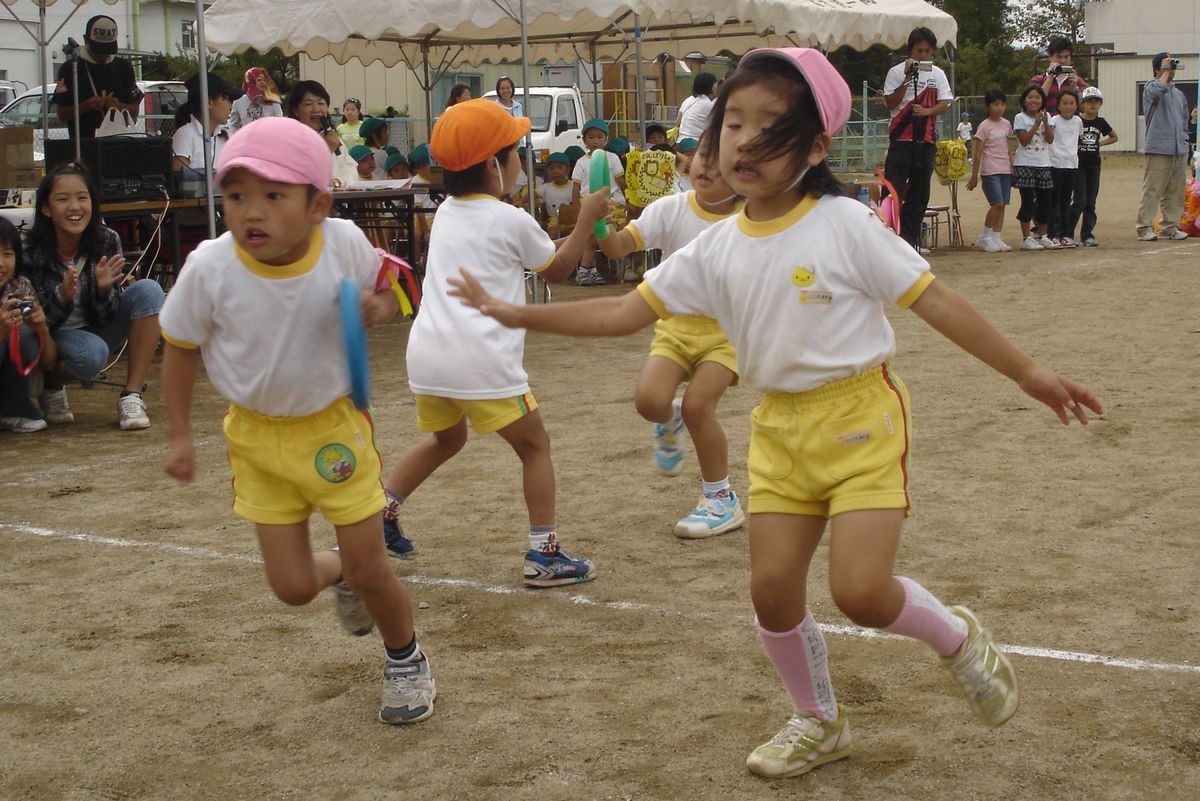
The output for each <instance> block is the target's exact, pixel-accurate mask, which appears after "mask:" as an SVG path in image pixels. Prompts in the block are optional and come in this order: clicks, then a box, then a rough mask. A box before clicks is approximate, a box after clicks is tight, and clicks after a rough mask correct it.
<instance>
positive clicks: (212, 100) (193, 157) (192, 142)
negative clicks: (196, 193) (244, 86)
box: [171, 72, 242, 181]
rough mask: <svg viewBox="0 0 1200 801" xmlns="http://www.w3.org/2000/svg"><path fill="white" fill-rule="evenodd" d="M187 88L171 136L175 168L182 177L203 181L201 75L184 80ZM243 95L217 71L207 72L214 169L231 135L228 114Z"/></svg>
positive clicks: (209, 130) (209, 133) (209, 132)
mask: <svg viewBox="0 0 1200 801" xmlns="http://www.w3.org/2000/svg"><path fill="white" fill-rule="evenodd" d="M184 85H185V86H186V87H187V93H188V99H187V102H186V103H184V104H183V105H182V106H180V107H179V111H177V112H176V113H175V125H176V127H175V135H174V137H173V138H172V139H171V152H172V153H173V154H174V159H173V160H172V167H173V168H174V170H175V172H177V173H182V175H181V176H180V177H181V179H183V180H185V181H186V180H187V178H192V179H193V180H197V179H198V180H199V181H203V180H204V136H205V131H204V126H203V124H202V123H201V122H200V119H201V116H202V112H201V110H200V109H201V107H200V103H201V102H203V101H202V100H201V95H200V76H199V75H198V74H197V75H193V76H192V77H191V78H188V79H187V81H185V82H184ZM241 96H242V91H241V90H240V89H238V88H237V87H235V86H233V85H232V84H231V83H229V82H228V81H226V80H225V79H224V78H222V77H221V76H220V75H217V74H216V73H214V72H210V73H208V126H209V129H208V135H209V137H210V138H211V139H212V164H213V166H214V168H215V166H216V163H217V155H218V154H219V153H220V152H221V147H222V145H224V144H225V141H226V140H227V139H228V138H229V129H228V128H227V127H226V123H227V122H229V113H230V111H231V109H232V108H233V102H234V101H235V100H237V99H238V98H240V97H241Z"/></svg>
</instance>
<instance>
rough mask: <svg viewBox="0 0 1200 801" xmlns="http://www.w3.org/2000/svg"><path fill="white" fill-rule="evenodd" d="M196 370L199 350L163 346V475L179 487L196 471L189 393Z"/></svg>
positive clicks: (189, 480) (198, 366) (194, 384)
mask: <svg viewBox="0 0 1200 801" xmlns="http://www.w3.org/2000/svg"><path fill="white" fill-rule="evenodd" d="M199 369H200V349H199V348H181V347H179V346H178V345H172V344H171V343H170V342H167V343H165V345H164V346H163V367H162V384H163V400H164V401H166V406H167V438H168V440H169V442H168V446H167V460H166V463H165V464H164V467H166V470H167V474H168V475H169V476H171V477H172V478H174V479H175V480H176V481H178V482H179V483H180V484H188V483H190V482H191V480H192V476H193V475H194V474H195V469H196V449H195V446H194V445H193V444H192V430H191V420H190V418H191V413H192V392H193V391H194V390H195V388H196V374H197V372H198V371H199Z"/></svg>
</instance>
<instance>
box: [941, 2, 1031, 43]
mask: <svg viewBox="0 0 1200 801" xmlns="http://www.w3.org/2000/svg"><path fill="white" fill-rule="evenodd" d="M940 6H941V8H942V10H943V11H945V12H946V13H947V14H949V15H950V16H952V17H954V19H955V21H956V22H958V46H959V47H964V46H966V45H967V44H971V43H973V44H978V45H984V44H987V43H988V42H991V41H997V42H1003V43H1006V44H1007V43H1009V42H1012V40H1013V36H1012V31H1011V30H1010V29H1009V28H1008V26H1007V25H1006V24H1005V15H1006V14H1007V13H1008V3H1007V2H1006V0H944V2H942V3H940Z"/></svg>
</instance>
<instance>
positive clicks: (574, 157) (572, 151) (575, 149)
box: [563, 145, 587, 175]
mask: <svg viewBox="0 0 1200 801" xmlns="http://www.w3.org/2000/svg"><path fill="white" fill-rule="evenodd" d="M563 153H565V154H566V156H567V159H568V160H569V162H570V164H569V166H568V169H567V174H568V175H570V174H571V173H573V172H575V164H576V163H577V162H578V161H579V160H580V159H581V158H583V157H584V156H586V155H587V151H585V150H584V149H583V148H582V147H580V146H579V145H570V146H568V147H567V149H566V150H564V151H563Z"/></svg>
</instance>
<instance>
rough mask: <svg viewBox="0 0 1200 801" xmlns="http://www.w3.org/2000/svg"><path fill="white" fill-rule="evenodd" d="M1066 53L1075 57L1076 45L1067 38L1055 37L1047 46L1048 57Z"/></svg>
mask: <svg viewBox="0 0 1200 801" xmlns="http://www.w3.org/2000/svg"><path fill="white" fill-rule="evenodd" d="M1064 51H1065V52H1067V53H1070V54H1071V55H1075V45H1074V44H1072V42H1071V40H1070V39H1068V38H1067V37H1065V36H1055V37H1054V38H1053V39H1051V40H1050V43H1049V44H1047V45H1046V54H1047V55H1051V56H1053V55H1055V54H1056V53H1062V52H1064Z"/></svg>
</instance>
